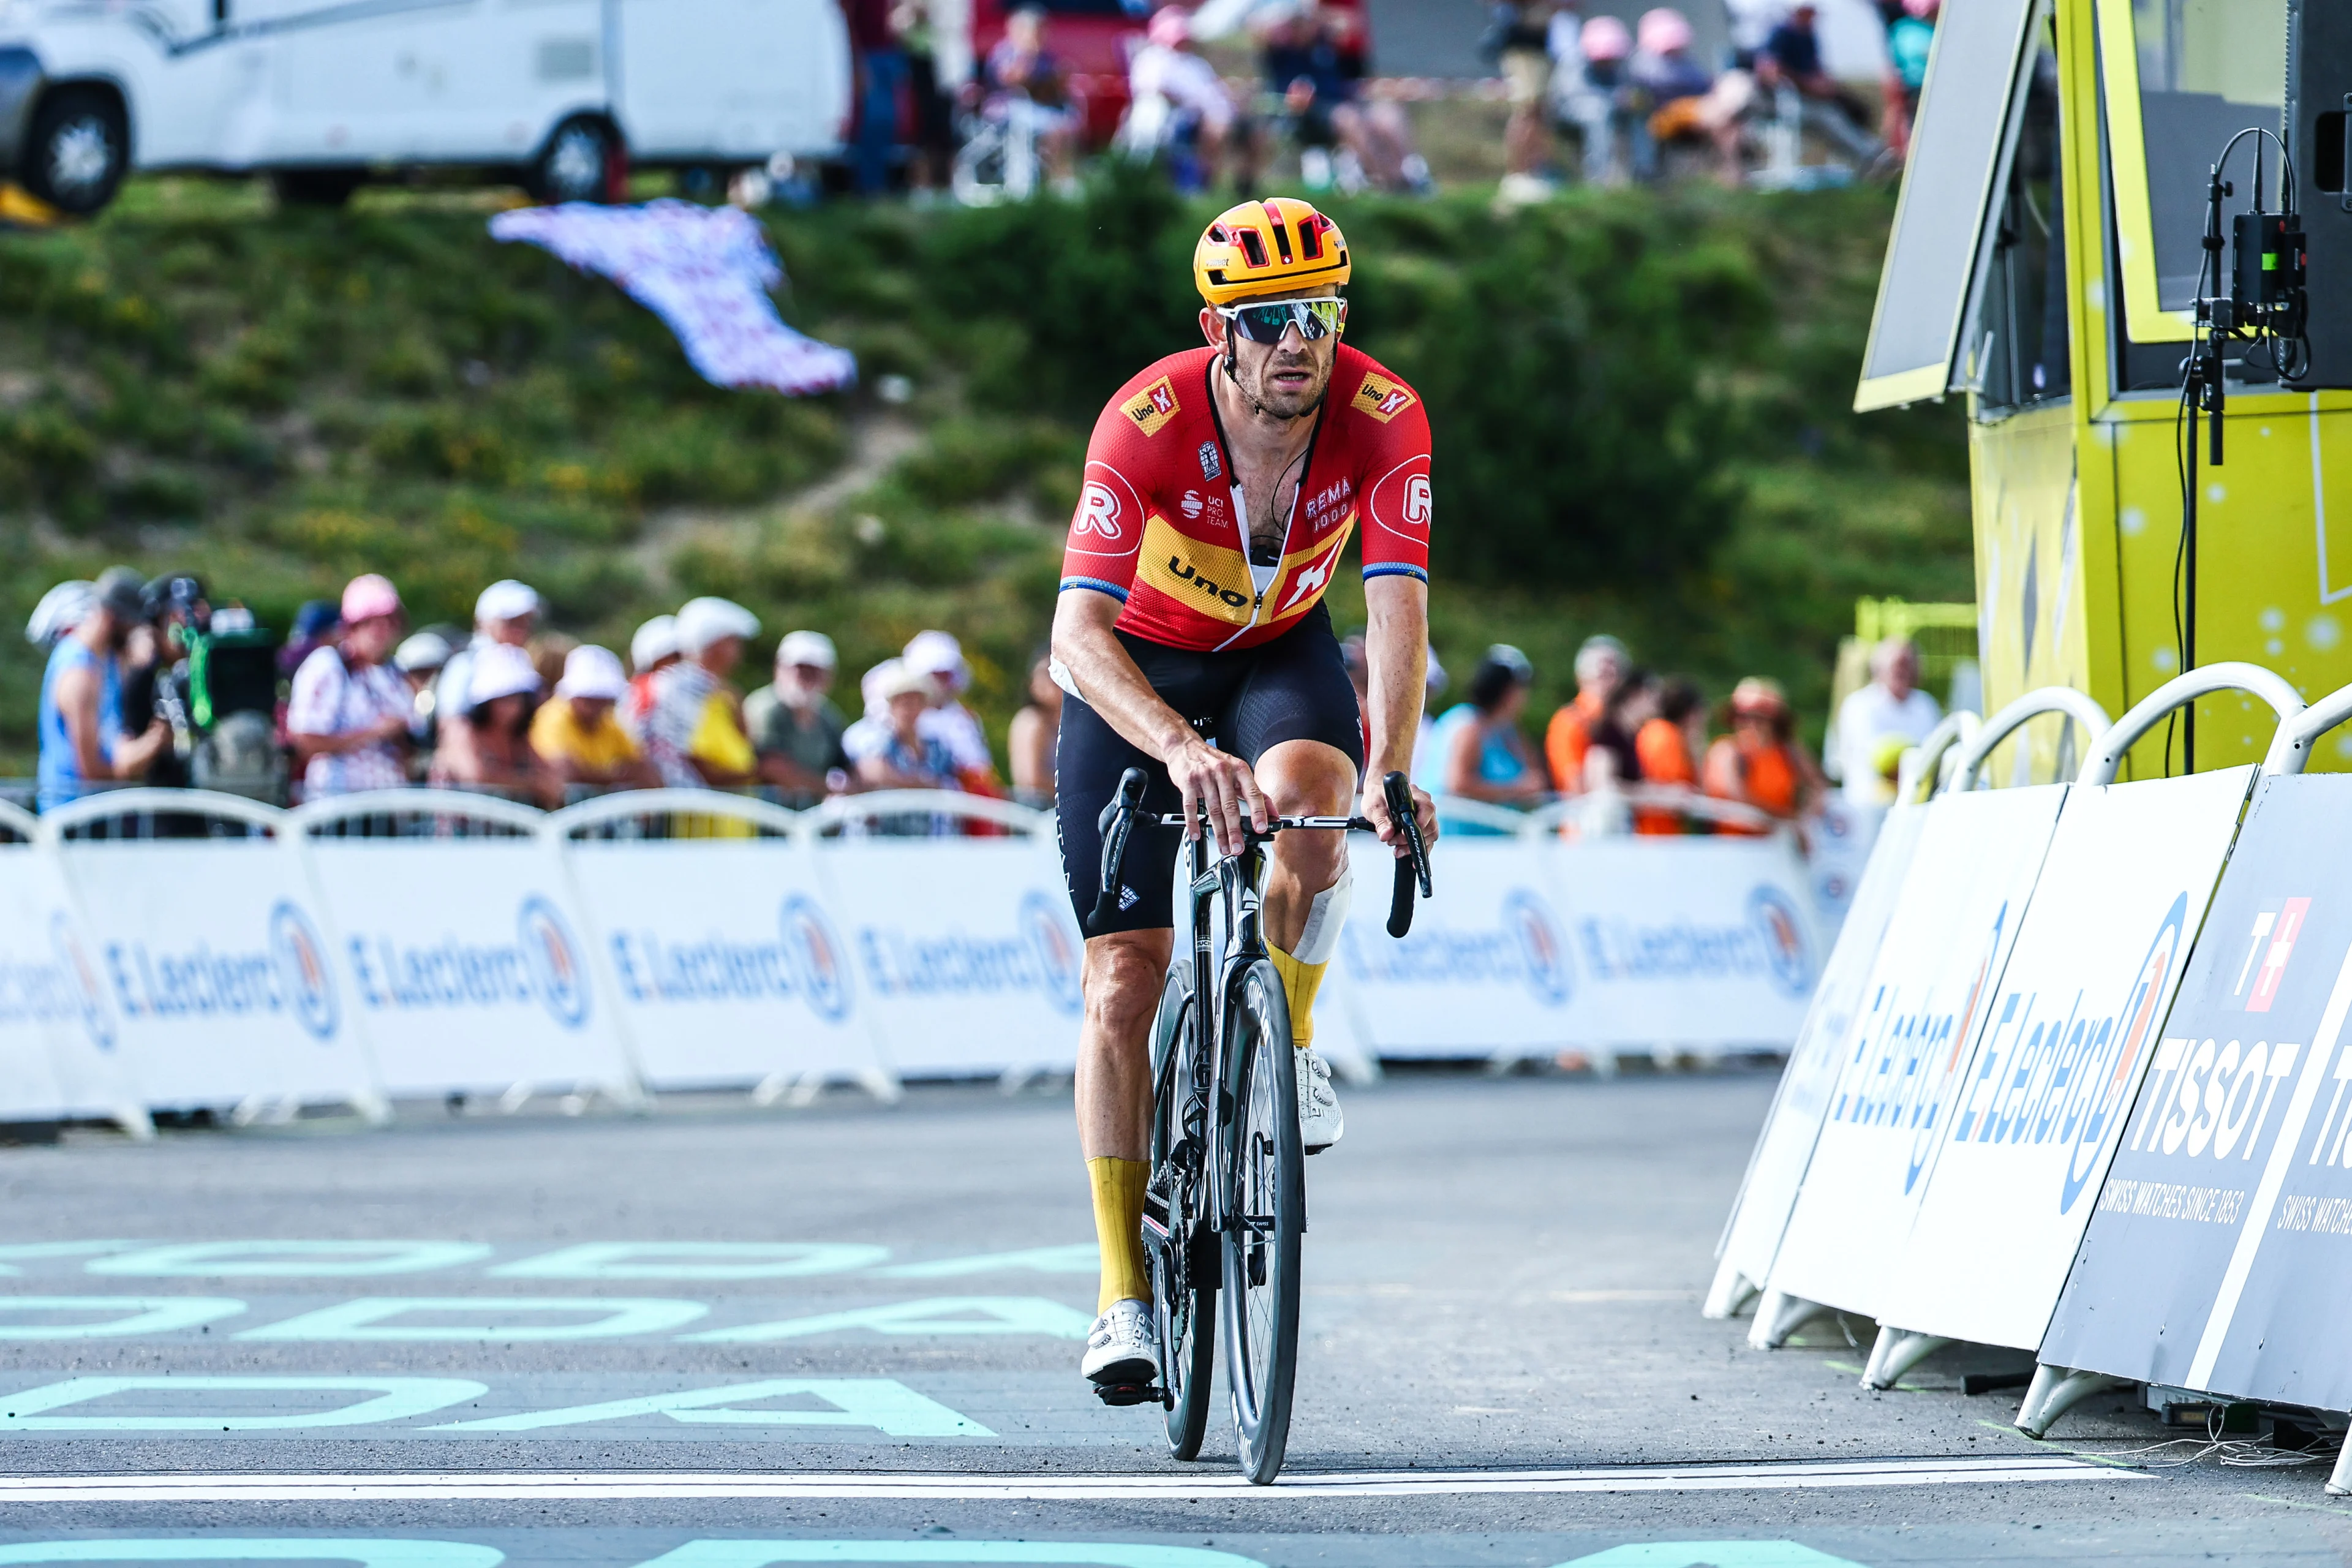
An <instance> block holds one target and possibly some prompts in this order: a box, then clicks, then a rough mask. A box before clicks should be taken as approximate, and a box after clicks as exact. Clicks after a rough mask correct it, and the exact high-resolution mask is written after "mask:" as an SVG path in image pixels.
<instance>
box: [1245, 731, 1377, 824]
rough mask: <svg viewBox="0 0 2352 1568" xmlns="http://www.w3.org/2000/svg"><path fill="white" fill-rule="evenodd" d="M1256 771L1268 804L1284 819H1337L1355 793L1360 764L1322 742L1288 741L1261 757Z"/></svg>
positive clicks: (1347, 806) (1336, 748)
mask: <svg viewBox="0 0 2352 1568" xmlns="http://www.w3.org/2000/svg"><path fill="white" fill-rule="evenodd" d="M1254 771H1255V773H1256V774H1257V782H1258V787H1259V788H1260V789H1263V790H1264V791H1265V796H1266V801H1267V803H1268V804H1269V805H1272V806H1273V807H1274V809H1275V810H1276V812H1277V813H1278V814H1280V815H1281V816H1339V814H1340V813H1342V812H1344V811H1346V810H1347V809H1348V808H1349V804H1350V799H1351V797H1352V796H1353V795H1354V794H1355V789H1356V764H1355V763H1351V762H1349V760H1348V754H1347V753H1346V752H1342V751H1340V750H1339V748H1338V747H1337V746H1328V745H1325V744H1323V743H1322V742H1319V741H1285V742H1283V743H1282V744H1280V745H1278V746H1275V747H1272V748H1270V749H1269V750H1268V751H1267V752H1266V753H1265V756H1263V757H1260V758H1259V759H1258V763H1257V766H1256V768H1255V770H1254ZM1311 837H1322V836H1321V835H1319V834H1317V835H1312V836H1311Z"/></svg>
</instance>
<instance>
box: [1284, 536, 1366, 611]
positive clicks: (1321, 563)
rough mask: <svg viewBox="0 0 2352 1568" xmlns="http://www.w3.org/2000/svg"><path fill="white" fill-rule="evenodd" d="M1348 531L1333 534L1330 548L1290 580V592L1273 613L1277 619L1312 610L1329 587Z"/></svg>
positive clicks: (1346, 541)
mask: <svg viewBox="0 0 2352 1568" xmlns="http://www.w3.org/2000/svg"><path fill="white" fill-rule="evenodd" d="M1348 534H1349V530H1348V529H1345V528H1342V529H1341V530H1340V531H1339V532H1337V533H1335V534H1333V535H1332V536H1331V541H1330V547H1329V548H1328V550H1323V552H1322V553H1321V554H1319V555H1318V556H1317V557H1316V559H1315V562H1314V563H1313V564H1312V565H1309V566H1306V567H1303V568H1301V569H1300V571H1299V573H1298V574H1297V576H1295V577H1293V578H1292V579H1291V580H1290V592H1289V593H1288V594H1286V595H1284V596H1283V598H1282V601H1281V608H1279V609H1277V610H1276V611H1275V616H1276V618H1277V619H1278V618H1280V617H1281V616H1287V615H1290V614H1292V613H1294V612H1296V611H1298V610H1306V609H1312V608H1313V607H1314V605H1315V601H1316V600H1318V599H1319V598H1321V597H1322V596H1323V590H1324V589H1326V588H1328V587H1329V586H1330V585H1331V574H1332V572H1333V571H1334V570H1335V569H1336V568H1337V567H1338V566H1339V552H1340V551H1341V550H1343V549H1345V548H1346V547H1347V543H1348ZM1320 548H1321V547H1320V546H1318V549H1320Z"/></svg>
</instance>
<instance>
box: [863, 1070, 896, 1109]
mask: <svg viewBox="0 0 2352 1568" xmlns="http://www.w3.org/2000/svg"><path fill="white" fill-rule="evenodd" d="M857 1082H858V1085H859V1087H861V1088H863V1089H865V1090H866V1093H868V1094H870V1095H872V1096H873V1097H874V1098H875V1099H877V1100H880V1101H881V1102H882V1103H883V1104H885V1105H896V1104H898V1102H899V1101H900V1100H904V1099H906V1098H907V1090H906V1088H905V1086H903V1085H902V1084H900V1083H899V1082H898V1074H896V1073H894V1072H890V1071H888V1070H887V1069H885V1068H866V1070H865V1071H863V1072H861V1073H859V1074H858V1075H857Z"/></svg>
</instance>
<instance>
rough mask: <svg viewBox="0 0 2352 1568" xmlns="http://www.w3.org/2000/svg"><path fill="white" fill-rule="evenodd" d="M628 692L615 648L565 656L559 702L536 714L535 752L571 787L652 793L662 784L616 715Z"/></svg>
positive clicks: (574, 651) (575, 651) (590, 647)
mask: <svg viewBox="0 0 2352 1568" xmlns="http://www.w3.org/2000/svg"><path fill="white" fill-rule="evenodd" d="M533 673H537V671H536V670H535V669H534V671H533ZM628 689H629V681H628V677H626V676H625V675H624V674H623V673H622V672H621V661H620V659H619V658H616V657H615V656H614V653H613V652H612V650H611V649H609V648H601V647H595V646H594V645H593V644H589V645H584V646H583V647H575V648H573V649H572V651H571V652H570V653H568V654H566V655H565V656H564V658H563V674H562V678H561V679H558V680H557V681H556V683H555V700H553V701H551V702H547V703H543V704H541V707H540V710H539V711H538V712H537V713H535V714H533V715H532V716H531V721H530V749H531V751H532V752H535V753H536V754H537V755H538V757H539V760H540V761H541V763H545V764H546V765H547V767H549V768H550V769H551V770H552V771H553V772H554V773H555V774H556V775H557V776H558V777H559V778H561V779H562V780H563V781H564V782H565V783H566V784H593V785H599V786H603V787H607V788H618V789H650V788H652V787H653V786H654V785H656V784H659V783H661V775H660V774H659V773H656V772H655V771H654V765H653V763H649V762H647V761H646V759H645V754H644V753H643V752H640V751H638V750H637V743H636V742H635V740H633V739H631V738H630V735H629V732H628V731H626V730H625V729H623V728H622V727H621V721H620V719H619V717H618V716H617V715H616V714H615V713H614V707H615V706H616V705H617V704H618V703H619V702H620V700H621V699H622V698H623V697H624V696H625V695H626V694H627V692H628Z"/></svg>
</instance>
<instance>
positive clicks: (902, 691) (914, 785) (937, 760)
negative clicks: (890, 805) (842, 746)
mask: <svg viewBox="0 0 2352 1568" xmlns="http://www.w3.org/2000/svg"><path fill="white" fill-rule="evenodd" d="M865 684H866V696H867V700H869V702H871V701H874V700H878V701H879V702H880V704H881V713H880V714H879V715H878V716H877V715H875V714H873V713H871V712H869V713H868V715H867V717H866V719H864V720H861V721H860V722H861V723H864V724H869V725H874V726H875V733H874V734H873V736H872V737H871V741H870V743H869V745H868V746H866V747H865V748H861V749H862V750H864V751H865V752H866V754H865V755H864V756H861V757H860V758H859V759H858V763H857V774H858V777H859V778H860V779H861V780H862V781H863V782H864V783H865V784H866V785H867V786H869V787H870V788H874V789H954V788H956V787H958V786H957V781H956V763H955V758H954V756H953V755H952V754H951V753H950V752H949V750H948V746H947V742H946V741H945V740H943V739H942V738H941V737H940V735H939V734H938V733H937V732H936V731H929V730H927V729H926V728H925V727H924V724H923V720H924V718H925V716H926V715H927V714H928V713H929V712H930V711H931V707H930V702H931V696H932V685H931V679H930V677H929V676H928V675H924V674H921V673H919V672H918V671H916V670H913V669H910V668H908V667H907V664H906V661H905V660H903V659H896V658H893V659H886V660H884V661H883V662H882V663H880V664H878V665H876V666H875V667H874V668H873V669H871V670H868V671H867V672H866V682H865Z"/></svg>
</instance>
